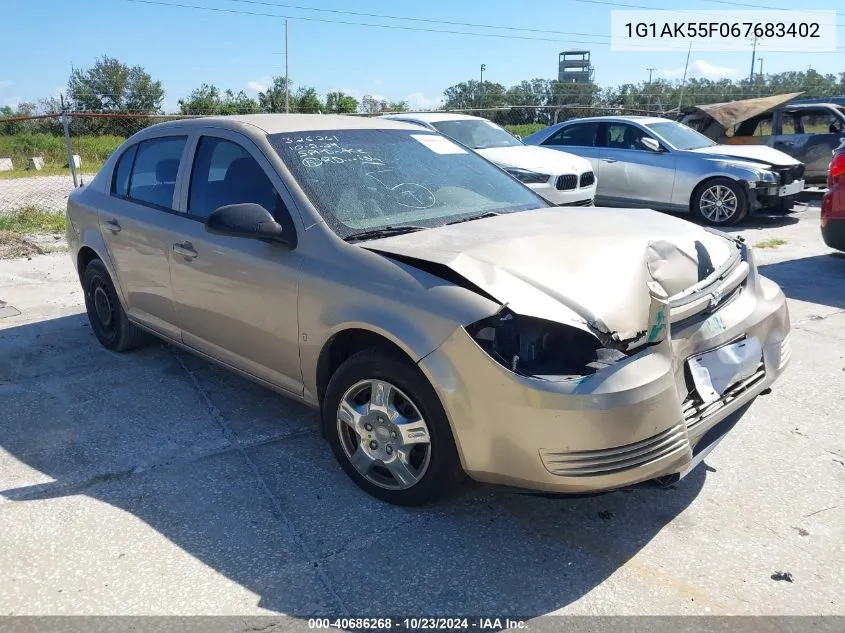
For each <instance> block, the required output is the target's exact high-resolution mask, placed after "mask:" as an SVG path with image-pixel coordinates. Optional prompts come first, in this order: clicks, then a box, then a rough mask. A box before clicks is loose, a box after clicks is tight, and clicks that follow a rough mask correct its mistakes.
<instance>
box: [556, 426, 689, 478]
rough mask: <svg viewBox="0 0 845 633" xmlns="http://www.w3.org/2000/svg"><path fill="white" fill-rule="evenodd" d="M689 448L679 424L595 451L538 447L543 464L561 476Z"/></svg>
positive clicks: (607, 469)
mask: <svg viewBox="0 0 845 633" xmlns="http://www.w3.org/2000/svg"><path fill="white" fill-rule="evenodd" d="M688 448H689V443H688V442H687V434H686V431H685V429H684V427H683V425H681V424H678V425H675V426H673V427H672V428H670V429H667V430H665V431H663V432H662V433H658V434H657V435H654V436H652V437H649V438H647V439H644V440H641V441H639V442H634V443H633V444H626V445H625V446H616V447H614V448H606V449H603V450H597V451H554V450H549V449H545V448H543V449H540V459H541V460H543V466H545V467H546V470H548V471H549V472H550V473H552V474H553V475H560V476H562V477H595V476H598V475H610V474H612V473H616V472H620V471H623V470H629V469H632V468H637V467H639V466H643V465H645V464H648V463H649V462H653V461H656V460H658V459H662V458H665V457H669V456H670V455H672V454H674V453H682V452H684V451H686V450H688Z"/></svg>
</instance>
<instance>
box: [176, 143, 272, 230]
mask: <svg viewBox="0 0 845 633" xmlns="http://www.w3.org/2000/svg"><path fill="white" fill-rule="evenodd" d="M243 202H253V203H255V204H260V205H261V206H262V207H264V208H265V209H267V210H268V211H269V212H270V213H272V214H274V216H275V215H277V214H278V210H279V208H280V206H281V199H280V198H279V196H278V194H277V193H276V190H275V188H274V187H273V183H271V182H270V179H269V178H268V177H267V174H265V173H264V170H263V169H261V166H260V165H259V164H258V163H257V162H256V160H255V159H254V158H253V157H252V156H250V155H249V153H248V152H247V151H246V150H245V149H244V148H243V147H241V146H240V145H238V144H237V143H233V142H232V141H227V140H224V139H222V138H216V137H214V136H203V137H202V138H200V141H199V145H198V147H197V153H196V157H195V158H194V167H193V169H192V171H191V188H190V190H189V192H188V213H190V214H191V215H193V216H196V217H199V218H203V219H204V218H207V217H208V216H209V215H211V213H212V212H213V211H214V210H215V209H217V208H219V207H222V206H224V205H227V204H238V203H243Z"/></svg>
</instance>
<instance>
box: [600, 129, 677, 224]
mask: <svg viewBox="0 0 845 633" xmlns="http://www.w3.org/2000/svg"><path fill="white" fill-rule="evenodd" d="M646 136H648V134H646V132H645V131H644V130H642V129H640V128H639V127H637V126H635V125H631V124H629V123H605V124H603V125H602V127H601V130H600V131H599V141H600V143H599V144H600V145H601V146H602V147H601V151H600V154H599V171H598V179H599V190H598V194H600V195H596V204H599V205H601V204H607V205H610V206H622V207H624V206H633V207H652V208H655V209H666V208H668V207H669V206H670V205H671V201H672V189H673V186H674V184H675V157H674V156H673V155H672V154H671V153H670V152H668V151H665V150H664V151H660V152H655V151H653V150H651V149H649V148H647V147H646V146H645V145H643V144H642V139H643V138H644V137H646ZM652 138H653V137H652ZM655 140H656V139H655Z"/></svg>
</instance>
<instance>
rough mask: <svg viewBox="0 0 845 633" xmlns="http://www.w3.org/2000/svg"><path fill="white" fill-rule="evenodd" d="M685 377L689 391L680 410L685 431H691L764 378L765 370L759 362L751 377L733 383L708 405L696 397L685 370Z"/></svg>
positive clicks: (690, 379) (687, 371)
mask: <svg viewBox="0 0 845 633" xmlns="http://www.w3.org/2000/svg"><path fill="white" fill-rule="evenodd" d="M685 377H686V383H687V389H689V395H688V396H687V398H686V400H684V402H683V404H682V405H681V409H682V410H683V413H684V424H686V427H687V430H688V431H693V430H694V429H695V428H696V427H698V426H699V425H701V423H702V422H705V421H706V420H707V418H709V417H710V416H711V415H713V414H714V413H716V412H717V411H720V410H721V409H723V408H724V407H726V406H727V405H729V404H730V403H731V402H733V401H734V400H736V399H737V398H739V397H740V396H741V395H742V394H743V393H745V392H746V391H748V390H749V389H750V388H751V387H753V386H755V385H756V384H758V383H759V382H761V381H762V380H763V379H764V378H765V377H766V368H765V366H764V365H763V363H762V361H761V362H760V364H759V365H758V366H757V371H755V372H754V374H753V375H752V376H750V377H749V378H746V379H745V380H742V381H740V382H737V383H734V384H733V385H731V386H730V387H728V388H727V389H725V392H724V393H723V394H722V397H721V398H719V399H718V400H714V401H713V402H710V403H705V402H704V401H703V400H702V399H701V397H700V396H699V395H698V392H697V391H696V390H695V385H694V383H693V381H692V377H691V376H690V375H689V369H686V370H685Z"/></svg>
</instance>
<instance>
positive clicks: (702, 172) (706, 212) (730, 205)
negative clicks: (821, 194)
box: [524, 116, 804, 226]
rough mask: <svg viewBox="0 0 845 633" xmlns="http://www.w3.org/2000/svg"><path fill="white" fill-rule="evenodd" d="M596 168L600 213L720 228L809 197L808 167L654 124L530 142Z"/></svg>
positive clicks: (760, 149) (581, 129) (575, 129)
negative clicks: (635, 211)
mask: <svg viewBox="0 0 845 633" xmlns="http://www.w3.org/2000/svg"><path fill="white" fill-rule="evenodd" d="M524 142H525V143H527V144H529V145H541V146H543V147H550V148H553V149H559V150H561V151H565V152H568V153H571V154H577V155H579V156H583V157H584V158H587V159H589V160H590V162H591V163H592V165H593V171H594V172H595V173H596V176H597V178H598V183H599V184H598V189H597V190H596V205H598V206H615V207H643V208H649V209H656V210H659V211H669V212H675V213H687V212H689V213H692V215H693V216H694V217H695V218H696V219H698V220H699V221H701V222H704V223H706V224H711V225H714V226H726V225H731V224H736V223H738V222H740V221H741V220H742V219H743V218H745V217H746V216H747V215H748V214H753V213H755V212H761V211H765V212H768V211H777V212H783V211H788V210H789V209H790V208H791V207H792V204H793V201H794V199H795V196H797V194H798V193H799V192H800V191H802V190H803V189H804V180H803V177H804V165H803V164H802V163H800V162H798V161H797V160H795V159H794V158H792V157H790V156H787V155H786V154H784V153H783V152H780V151H778V150H775V149H772V148H771V147H764V146H760V145H718V144H716V143H714V142H713V141H711V140H710V139H708V138H707V137H706V136H704V135H702V134H699V133H698V132H696V131H695V130H693V129H692V128H689V127H687V126H686V125H682V124H680V123H677V122H675V121H669V120H667V119H659V118H653V117H636V116H629V117H594V118H587V119H575V120H571V121H567V122H565V123H560V124H558V125H553V126H551V127H547V128H545V129H544V130H540V131H539V132H536V133H535V134H532V135H531V136H529V137H527V138H525V139H524Z"/></svg>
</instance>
